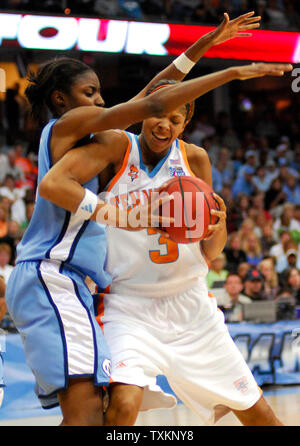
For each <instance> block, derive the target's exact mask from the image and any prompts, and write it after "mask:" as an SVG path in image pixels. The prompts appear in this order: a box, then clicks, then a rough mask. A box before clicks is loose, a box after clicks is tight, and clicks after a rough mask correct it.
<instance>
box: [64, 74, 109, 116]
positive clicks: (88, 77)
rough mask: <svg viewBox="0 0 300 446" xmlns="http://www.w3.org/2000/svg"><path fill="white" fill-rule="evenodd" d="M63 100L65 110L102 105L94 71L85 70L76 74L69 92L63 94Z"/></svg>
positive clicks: (102, 101)
mask: <svg viewBox="0 0 300 446" xmlns="http://www.w3.org/2000/svg"><path fill="white" fill-rule="evenodd" d="M64 101H65V108H66V110H65V111H67V110H71V109H72V108H75V107H81V106H87V105H93V106H95V105H96V106H100V107H103V106H104V100H103V98H102V96H101V94H100V82H99V79H98V77H97V75H96V73H94V72H93V71H86V72H85V73H83V74H81V75H79V76H77V77H76V79H75V81H74V82H73V84H72V86H71V91H70V94H69V95H64Z"/></svg>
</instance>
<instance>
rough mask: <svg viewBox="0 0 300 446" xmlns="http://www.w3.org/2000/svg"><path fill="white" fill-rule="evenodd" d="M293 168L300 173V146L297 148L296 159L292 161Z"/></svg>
mask: <svg viewBox="0 0 300 446" xmlns="http://www.w3.org/2000/svg"><path fill="white" fill-rule="evenodd" d="M291 168H292V169H294V170H296V171H297V172H300V145H299V146H297V148H295V152H294V157H293V160H292V161H291Z"/></svg>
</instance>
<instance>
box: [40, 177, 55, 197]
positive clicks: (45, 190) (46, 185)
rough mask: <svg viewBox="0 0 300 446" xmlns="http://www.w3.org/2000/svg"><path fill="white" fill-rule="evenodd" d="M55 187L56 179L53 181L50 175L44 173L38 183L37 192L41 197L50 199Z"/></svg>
mask: <svg viewBox="0 0 300 446" xmlns="http://www.w3.org/2000/svg"><path fill="white" fill-rule="evenodd" d="M56 189H57V181H54V180H53V178H52V177H51V176H48V175H46V176H45V177H44V178H43V179H42V181H41V182H40V184H39V187H38V192H39V195H40V196H41V197H42V198H45V199H46V200H49V201H51V198H52V197H53V195H54V194H55V191H56Z"/></svg>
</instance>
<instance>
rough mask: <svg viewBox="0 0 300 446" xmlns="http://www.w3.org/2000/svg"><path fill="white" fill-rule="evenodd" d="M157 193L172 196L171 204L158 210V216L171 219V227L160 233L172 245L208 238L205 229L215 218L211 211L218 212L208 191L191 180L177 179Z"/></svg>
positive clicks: (216, 203) (193, 178) (203, 183)
mask: <svg viewBox="0 0 300 446" xmlns="http://www.w3.org/2000/svg"><path fill="white" fill-rule="evenodd" d="M161 193H168V194H169V195H173V196H174V200H172V201H170V202H169V203H164V204H163V205H162V206H161V215H162V216H170V217H172V218H174V223H172V224H170V225H169V226H163V229H164V230H165V231H166V232H167V233H168V234H169V235H170V238H171V239H172V240H173V241H174V242H176V243H194V242H197V241H200V240H203V239H204V238H206V237H208V236H209V230H208V226H209V225H214V224H216V223H217V221H218V217H216V216H214V215H211V213H210V211H211V209H215V210H219V209H220V207H219V204H218V202H217V201H216V199H215V198H214V196H213V194H214V191H213V190H212V188H211V187H210V186H209V185H208V184H207V183H205V182H204V181H202V180H200V179H199V178H195V177H188V176H178V177H176V178H172V179H171V180H169V181H168V182H167V183H166V184H165V185H164V187H163V189H161Z"/></svg>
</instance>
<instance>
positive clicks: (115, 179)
mask: <svg viewBox="0 0 300 446" xmlns="http://www.w3.org/2000/svg"><path fill="white" fill-rule="evenodd" d="M123 133H124V134H125V135H126V137H127V139H128V146H127V149H126V153H125V156H124V160H123V163H122V166H121V168H120V170H119V172H118V173H117V174H116V175H115V176H114V177H113V179H112V180H111V182H110V185H109V187H108V189H107V192H109V191H110V190H112V188H113V186H114V185H115V184H116V182H117V181H118V180H119V179H120V178H121V176H122V175H123V173H124V171H125V169H126V167H127V164H128V159H129V154H130V149H131V140H130V138H129V136H128V135H127V133H125V132H123Z"/></svg>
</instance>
